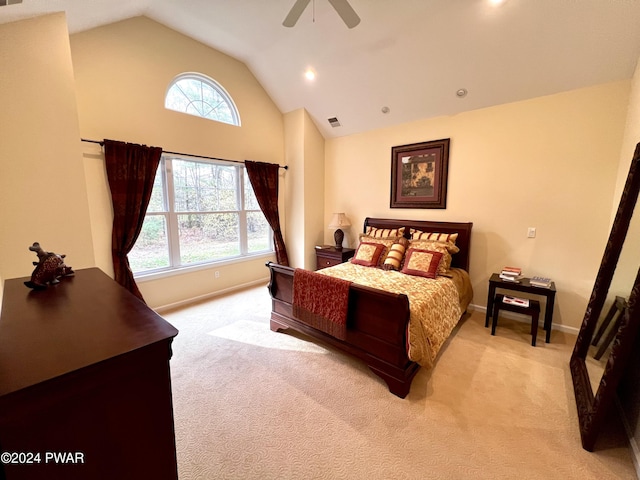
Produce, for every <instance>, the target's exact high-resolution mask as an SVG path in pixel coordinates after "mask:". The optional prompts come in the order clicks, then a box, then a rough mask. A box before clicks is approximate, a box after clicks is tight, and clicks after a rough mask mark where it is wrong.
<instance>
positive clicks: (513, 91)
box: [0, 0, 640, 138]
mask: <svg viewBox="0 0 640 480" xmlns="http://www.w3.org/2000/svg"><path fill="white" fill-rule="evenodd" d="M349 2H350V4H351V6H352V7H353V8H354V10H355V11H356V12H357V14H358V15H359V16H360V18H361V22H360V24H359V25H357V26H356V27H355V28H352V29H349V28H347V27H346V25H345V24H344V23H343V21H342V20H341V19H340V17H339V16H338V14H337V13H336V11H335V10H334V8H333V7H332V6H331V5H330V3H329V1H328V0H311V2H310V3H309V5H308V6H307V8H306V9H305V10H304V12H303V14H302V16H301V17H300V19H299V20H298V22H297V24H296V26H295V27H293V28H286V27H284V26H283V25H282V22H283V20H284V19H285V17H286V16H287V14H288V12H289V10H290V9H291V7H292V6H293V4H294V3H295V0H268V1H267V0H179V1H178V0H91V1H87V0H23V2H22V3H21V4H16V5H8V6H4V7H0V23H6V22H10V21H14V20H19V19H23V18H28V17H32V16H35V15H40V14H45V13H51V12H59V11H65V12H66V15H67V22H68V25H69V31H70V33H76V32H79V31H83V30H87V29H91V28H95V27H97V26H101V25H105V24H109V23H112V22H116V21H119V20H123V19H126V18H130V17H134V16H138V15H145V16H147V17H149V18H151V19H153V20H155V21H157V22H159V23H162V24H164V25H166V26H168V27H170V28H172V29H174V30H176V31H178V32H181V33H183V34H185V35H188V36H190V37H192V38H194V39H196V40H198V41H200V42H202V43H204V44H206V45H209V46H211V47H213V48H215V49H217V50H219V51H222V52H224V53H226V54H229V55H231V56H233V57H235V58H237V59H239V60H241V61H243V62H244V63H245V64H246V65H247V66H248V67H249V69H250V70H251V71H252V72H253V74H254V75H255V76H256V78H257V79H258V81H259V82H260V83H261V84H262V86H263V87H264V88H265V90H266V91H267V93H268V94H269V95H270V96H271V98H272V99H273V101H274V102H275V103H276V105H277V106H278V107H279V108H280V110H281V111H282V112H283V113H286V112H289V111H292V110H296V109H299V108H305V109H306V110H307V111H308V112H309V113H310V115H311V117H312V118H313V119H314V121H315V122H316V124H317V125H318V127H319V128H320V130H321V131H322V133H323V135H324V136H325V137H327V138H329V137H337V136H342V135H349V134H353V133H358V132H362V131H367V130H372V129H376V128H381V127H386V126H390V125H396V124H400V123H404V122H408V121H412V120H417V119H421V118H428V117H435V116H441V115H455V114H457V113H460V112H462V111H467V110H473V109H478V108H483V107H488V106H491V105H498V104H502V103H508V102H514V101H518V100H524V99H528V98H533V97H538V96H542V95H549V94H553V93H558V92H562V91H567V90H572V89H576V88H581V87H586V86H590V85H595V84H599V83H606V82H610V81H616V80H622V79H628V78H631V77H632V75H633V72H634V70H635V66H636V63H637V61H638V58H639V57H640V28H638V25H640V0H505V1H504V2H503V3H502V4H500V5H494V3H493V2H492V1H491V0H393V1H391V0H349ZM1 68H6V67H5V66H4V65H2V66H1ZM307 68H312V69H313V70H314V71H315V73H316V78H315V80H313V81H309V80H307V79H306V78H305V76H304V72H305V70H306V69H307ZM460 89H465V90H466V92H467V93H466V95H465V96H463V97H459V96H457V95H456V92H457V91H458V90H460ZM385 107H386V108H385ZM383 109H384V110H388V112H387V113H383ZM331 117H337V118H338V120H339V122H340V124H341V126H340V127H336V128H333V127H331V125H330V124H329V122H328V119H329V118H331Z"/></svg>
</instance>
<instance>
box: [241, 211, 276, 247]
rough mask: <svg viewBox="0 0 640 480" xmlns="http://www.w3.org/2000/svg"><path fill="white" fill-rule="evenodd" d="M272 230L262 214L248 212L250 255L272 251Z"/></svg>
mask: <svg viewBox="0 0 640 480" xmlns="http://www.w3.org/2000/svg"><path fill="white" fill-rule="evenodd" d="M270 232H271V228H270V227H269V224H268V223H267V219H266V218H264V215H263V214H262V212H247V248H248V251H249V253H254V252H263V251H265V250H271V249H272V247H271V243H272V242H271V235H270Z"/></svg>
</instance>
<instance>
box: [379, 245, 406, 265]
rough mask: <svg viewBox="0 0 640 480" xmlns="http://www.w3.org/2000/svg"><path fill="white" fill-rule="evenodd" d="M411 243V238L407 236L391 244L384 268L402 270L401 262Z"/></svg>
mask: <svg viewBox="0 0 640 480" xmlns="http://www.w3.org/2000/svg"><path fill="white" fill-rule="evenodd" d="M407 245H409V240H407V239H406V238H400V239H399V240H398V241H397V242H396V243H394V244H393V245H391V248H390V249H389V253H387V258H385V259H384V263H383V264H382V268H383V269H384V270H400V264H401V263H402V259H403V258H404V252H405V251H406V249H407Z"/></svg>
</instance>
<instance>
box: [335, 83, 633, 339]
mask: <svg viewBox="0 0 640 480" xmlns="http://www.w3.org/2000/svg"><path fill="white" fill-rule="evenodd" d="M629 89H630V82H629V81H623V82H616V83H611V84H606V85H600V86H595V87H591V88H585V89H581V90H575V91H570V92H567V93H562V94H558V95H553V96H548V97H542V98H536V99H533V100H529V101H524V102H517V103H511V104H507V105H501V106H497V107H492V108H486V109H482V110H476V111H471V112H466V113H462V114H459V115H455V116H451V117H441V118H434V119H428V120H423V121H418V122H413V123H409V124H405V125H400V126H397V127H393V128H387V129H382V130H376V131H372V132H367V133H364V134H359V135H352V136H347V137H342V138H337V139H333V140H329V141H327V142H326V146H325V150H326V158H325V165H326V170H325V175H326V178H327V179H328V181H327V183H326V189H325V208H324V211H325V221H326V217H327V216H328V215H329V214H330V212H333V211H338V210H339V211H344V212H346V213H347V215H348V216H349V217H350V219H351V221H352V223H353V224H354V227H352V228H351V230H350V231H349V232H348V236H349V241H350V242H351V245H354V244H355V242H356V239H357V234H358V233H359V232H360V230H361V228H362V227H361V225H362V221H363V220H364V218H365V217H366V216H377V217H386V218H411V219H425V220H444V221H472V222H473V223H474V228H473V234H472V242H471V244H472V246H471V266H470V274H471V279H472V282H473V288H474V292H475V295H474V299H473V303H474V304H475V305H477V306H480V307H481V308H484V307H485V306H486V297H487V282H488V278H489V276H490V275H491V273H492V272H497V271H499V270H500V269H501V268H502V267H503V266H505V265H517V266H520V267H522V269H523V272H524V274H526V275H528V276H531V275H545V276H549V277H551V278H552V279H553V280H555V282H556V285H557V288H558V294H557V300H556V307H555V314H554V322H555V323H556V324H558V325H564V326H569V327H574V328H577V327H578V326H579V325H580V322H581V320H582V316H583V315H584V310H585V307H586V303H587V300H588V298H589V295H590V293H591V288H592V286H593V280H594V277H595V274H596V272H597V269H598V266H599V262H600V259H601V257H602V251H603V248H604V245H605V242H606V238H607V235H608V230H609V227H608V225H609V218H610V211H611V198H612V196H613V194H614V189H615V185H616V178H617V169H618V162H619V157H620V148H621V142H622V133H623V131H624V125H625V119H626V112H627V101H628V95H629ZM441 138H450V139H451V151H450V160H449V181H448V195H447V208H446V209H440V210H422V209H417V210H409V209H391V208H389V188H390V172H391V147H392V146H394V145H404V144H409V143H415V142H421V141H426V140H436V139H441ZM528 227H536V228H537V237H536V238H535V239H529V238H527V228H528ZM325 241H326V242H330V232H325Z"/></svg>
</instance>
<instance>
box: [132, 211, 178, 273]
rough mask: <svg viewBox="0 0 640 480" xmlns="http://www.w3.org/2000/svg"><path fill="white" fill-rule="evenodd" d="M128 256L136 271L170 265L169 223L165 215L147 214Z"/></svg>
mask: <svg viewBox="0 0 640 480" xmlns="http://www.w3.org/2000/svg"><path fill="white" fill-rule="evenodd" d="M128 257H129V265H130V266H131V270H133V271H134V272H144V271H145V270H153V269H155V268H163V267H168V266H169V243H168V242H167V225H166V221H165V217H164V216H163V215H147V216H146V218H145V219H144V223H143V224H142V231H141V232H140V236H139V237H138V240H136V245H135V247H133V249H132V250H131V252H129V255H128Z"/></svg>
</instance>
